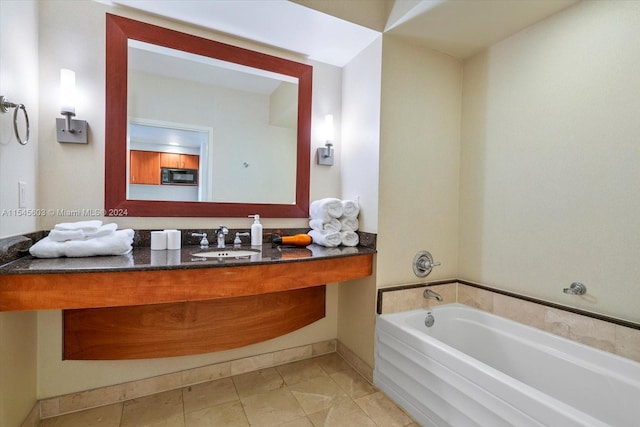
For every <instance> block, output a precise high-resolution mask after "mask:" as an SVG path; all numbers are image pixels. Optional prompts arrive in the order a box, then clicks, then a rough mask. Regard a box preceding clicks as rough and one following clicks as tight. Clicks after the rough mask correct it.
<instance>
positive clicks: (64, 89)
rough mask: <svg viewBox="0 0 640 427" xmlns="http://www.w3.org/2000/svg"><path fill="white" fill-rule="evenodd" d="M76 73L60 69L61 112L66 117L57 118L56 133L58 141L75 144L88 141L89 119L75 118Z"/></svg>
mask: <svg viewBox="0 0 640 427" xmlns="http://www.w3.org/2000/svg"><path fill="white" fill-rule="evenodd" d="M75 105H76V73H74V72H73V71H71V70H66V69H62V70H60V114H62V115H63V116H65V118H64V119H56V135H57V137H58V142H72V143H75V144H86V143H88V142H89V141H88V138H87V121H86V120H74V119H72V118H71V117H74V116H75V115H76V106H75Z"/></svg>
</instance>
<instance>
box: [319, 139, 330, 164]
mask: <svg viewBox="0 0 640 427" xmlns="http://www.w3.org/2000/svg"><path fill="white" fill-rule="evenodd" d="M332 147H333V145H332V144H331V143H329V142H327V143H326V144H325V146H324V147H318V152H317V155H318V164H319V165H323V166H333V157H334V156H333V153H334V151H333V148H332Z"/></svg>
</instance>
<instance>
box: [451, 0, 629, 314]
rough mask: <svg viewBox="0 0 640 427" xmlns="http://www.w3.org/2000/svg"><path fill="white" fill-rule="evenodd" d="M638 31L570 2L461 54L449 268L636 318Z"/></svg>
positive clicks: (599, 7)
mask: <svg viewBox="0 0 640 427" xmlns="http://www.w3.org/2000/svg"><path fill="white" fill-rule="evenodd" d="M638 40H640V3H638V2H625V1H614V2H580V3H578V4H577V5H575V6H573V7H570V8H568V9H566V10H565V11H563V12H561V13H559V14H557V15H555V16H552V17H551V18H549V19H547V20H545V21H542V22H540V23H538V24H537V25H534V26H532V27H530V28H528V29H526V30H524V31H522V32H520V33H518V34H517V35H515V36H513V37H511V38H509V39H507V40H504V41H502V42H500V43H498V44H496V45H494V46H492V47H491V48H490V49H489V50H487V51H486V52H484V53H482V54H480V55H478V56H476V57H474V58H472V59H470V60H468V61H466V62H465V65H464V90H463V94H464V102H463V112H464V113H463V133H462V173H461V196H460V204H461V208H460V213H461V214H460V236H461V238H460V270H459V271H460V276H461V277H462V278H466V279H471V280H474V281H479V282H482V283H485V284H489V285H492V286H496V287H498V288H504V289H508V290H511V291H516V292H519V293H522V294H525V295H530V296H533V297H538V298H542V299H547V300H551V301H555V302H559V303H563V304H566V305H570V306H576V307H580V308H584V309H587V310H591V311H594V312H599V313H604V314H608V315H612V316H619V317H622V318H625V319H628V320H631V321H635V322H638V321H640V305H639V303H638V301H640V286H639V283H638V278H640V263H639V262H638V254H640V233H639V232H638V230H640V191H639V190H640V187H639V186H638V183H640V167H638V165H640V144H639V143H638V137H639V135H640V116H639V113H640V97H639V96H638V94H640V72H639V71H638V70H640V49H638V42H637V41H638ZM573 281H581V282H583V283H585V284H586V286H587V288H588V294H587V295H586V296H584V297H575V296H568V295H565V294H564V293H563V292H562V289H563V288H565V287H567V286H568V285H569V284H570V283H571V282H573Z"/></svg>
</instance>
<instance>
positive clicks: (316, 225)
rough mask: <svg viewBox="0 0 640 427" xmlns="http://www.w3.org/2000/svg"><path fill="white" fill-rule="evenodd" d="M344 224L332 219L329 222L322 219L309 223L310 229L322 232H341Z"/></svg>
mask: <svg viewBox="0 0 640 427" xmlns="http://www.w3.org/2000/svg"><path fill="white" fill-rule="evenodd" d="M341 227H342V224H341V223H340V221H338V219H337V218H331V219H330V220H329V221H323V220H321V219H312V220H310V221H309V228H311V229H313V230H320V231H340V228H341Z"/></svg>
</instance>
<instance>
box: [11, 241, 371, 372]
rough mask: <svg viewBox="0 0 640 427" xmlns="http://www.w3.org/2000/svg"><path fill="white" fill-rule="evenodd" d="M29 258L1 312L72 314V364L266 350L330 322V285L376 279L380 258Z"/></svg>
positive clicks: (184, 254)
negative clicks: (264, 344)
mask: <svg viewBox="0 0 640 427" xmlns="http://www.w3.org/2000/svg"><path fill="white" fill-rule="evenodd" d="M201 252H203V251H202V250H201V249H200V248H199V247H198V246H185V247H183V248H182V249H179V250H174V251H152V250H150V248H148V247H136V248H134V250H133V252H132V253H131V254H129V255H125V256H110V257H92V258H56V259H35V258H33V257H31V256H26V257H23V258H20V259H18V260H16V261H13V262H11V263H8V264H6V265H4V266H2V268H0V278H1V285H0V311H19V310H51V309H61V310H64V358H65V359H92V360H105V359H109V360H113V359H138V358H150V357H170V356H178V355H186V354H198V353H205V352H211V351H220V350H225V349H230V348H236V347H240V346H244V345H248V344H252V343H256V342H260V341H265V340H267V339H271V338H274V337H277V336H280V335H283V334H286V333H289V332H292V331H294V330H296V329H299V328H301V327H302V326H305V325H308V324H310V323H313V322H315V321H317V320H319V319H321V318H323V317H324V315H325V305H324V303H325V285H326V284H327V283H335V282H342V281H346V280H351V279H356V278H360V277H365V276H368V275H370V274H371V272H372V262H373V254H374V253H375V250H374V249H369V248H365V247H357V248H325V247H321V246H317V245H310V246H308V247H306V248H283V247H276V248H272V247H271V246H270V245H263V247H262V250H261V251H260V252H257V253H255V255H251V256H245V257H238V258H236V257H233V256H232V255H231V256H226V257H213V258H211V257H201V256H197V255H195V254H197V253H201Z"/></svg>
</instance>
